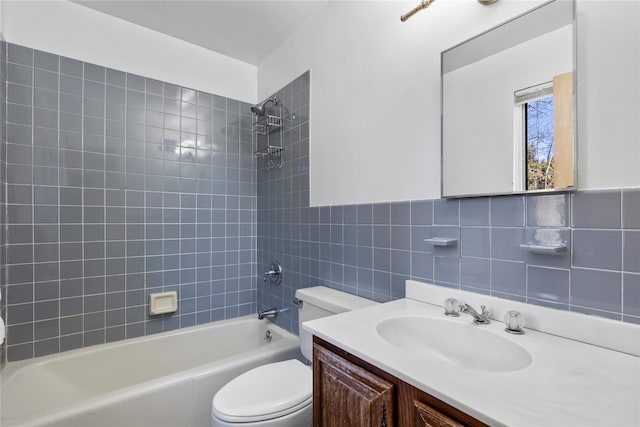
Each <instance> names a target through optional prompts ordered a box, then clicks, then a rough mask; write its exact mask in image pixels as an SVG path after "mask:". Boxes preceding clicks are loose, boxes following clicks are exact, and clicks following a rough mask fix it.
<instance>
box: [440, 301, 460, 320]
mask: <svg viewBox="0 0 640 427" xmlns="http://www.w3.org/2000/svg"><path fill="white" fill-rule="evenodd" d="M444 314H445V315H447V316H451V317H458V316H460V303H459V302H458V300H457V299H455V298H447V299H446V300H444Z"/></svg>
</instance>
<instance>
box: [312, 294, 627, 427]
mask: <svg viewBox="0 0 640 427" xmlns="http://www.w3.org/2000/svg"><path fill="white" fill-rule="evenodd" d="M476 308H477V307H476ZM407 315H409V316H414V315H419V316H433V317H437V318H440V319H447V320H449V321H451V322H462V323H471V321H472V318H471V317H470V316H468V315H465V314H461V316H460V317H458V318H448V317H446V316H444V314H443V312H442V307H438V306H436V305H432V304H427V303H425V302H422V301H416V300H413V299H401V300H397V301H392V302H389V303H385V304H380V305H376V306H373V307H369V308H364V309H360V310H356V311H351V312H347V313H342V314H338V315H335V316H330V317H326V318H322V319H318V320H313V321H310V322H306V323H305V324H304V325H303V328H305V329H307V330H308V331H310V332H312V333H313V334H314V335H316V336H318V337H320V338H322V339H324V340H325V341H328V342H330V343H332V344H334V345H336V346H338V347H340V348H342V349H344V350H346V351H348V352H349V353H351V354H353V355H355V356H357V357H359V358H361V359H363V360H365V361H367V362H369V363H371V364H373V365H375V366H377V367H379V368H381V369H383V370H385V371H387V372H389V373H390V374H393V375H394V376H396V377H398V378H400V379H401V380H403V381H405V382H407V383H409V384H411V385H413V386H415V387H417V388H419V389H421V390H423V391H425V392H427V393H429V394H431V395H433V396H435V397H437V398H439V399H441V400H443V401H444V402H446V403H448V404H450V405H452V406H454V407H456V408H458V409H460V410H462V411H464V412H466V413H468V414H469V415H471V416H473V417H475V418H477V419H478V420H480V421H483V422H485V423H487V424H489V425H492V426H494V425H505V426H551V425H555V426H640V357H638V356H636V355H631V354H626V353H622V352H619V351H614V350H610V349H606V348H602V347H598V346H595V345H590V344H585V343H583V342H579V341H575V340H571V339H567V338H561V337H558V336H554V335H551V334H548V333H543V332H538V331H536V330H530V329H526V333H525V334H524V335H510V334H507V333H506V332H504V324H503V323H501V322H497V321H492V323H491V324H489V325H478V326H474V327H479V328H486V330H487V331H491V332H492V333H495V334H499V335H500V336H501V337H504V338H506V339H509V340H511V341H513V342H515V343H517V344H519V345H520V346H522V347H523V348H525V349H526V350H527V351H528V352H529V353H530V355H531V356H532V359H533V362H532V363H531V364H530V365H529V366H527V367H526V368H524V369H521V370H517V371H512V372H483V371H478V370H472V369H466V368H463V367H460V366H458V365H455V364H453V363H452V362H449V361H448V360H446V359H444V358H442V357H437V355H433V356H431V355H429V354H425V353H422V354H412V353H408V352H406V351H402V350H401V349H399V348H398V347H395V346H394V345H392V344H390V343H389V342H387V341H386V340H385V339H383V338H382V337H380V335H378V334H377V332H376V326H377V324H378V323H379V322H381V321H383V320H385V319H388V318H392V317H397V316H407ZM634 336H635V335H634ZM469 351H473V348H470V349H469Z"/></svg>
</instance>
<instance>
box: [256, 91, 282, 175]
mask: <svg viewBox="0 0 640 427" xmlns="http://www.w3.org/2000/svg"><path fill="white" fill-rule="evenodd" d="M273 99H274V102H273V104H274V107H273V108H272V109H271V110H268V111H267V110H265V113H264V115H262V116H261V115H259V114H254V116H253V133H254V134H255V135H256V148H257V151H256V152H255V155H256V157H257V158H258V159H266V165H265V166H264V167H263V169H265V170H271V169H274V168H278V169H280V168H282V152H283V151H284V147H283V139H282V127H283V126H282V125H283V119H282V104H280V103H279V102H278V98H273ZM276 132H278V134H277V135H274V134H275V133H276Z"/></svg>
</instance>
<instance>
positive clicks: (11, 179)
mask: <svg viewBox="0 0 640 427" xmlns="http://www.w3.org/2000/svg"><path fill="white" fill-rule="evenodd" d="M3 58H5V56H3ZM6 59H7V62H6V64H7V67H6V77H7V84H6V85H4V84H3V85H2V87H3V88H5V87H6V102H5V92H2V100H1V101H2V106H3V107H4V106H5V105H6V113H7V117H6V121H5V120H2V123H3V124H4V123H5V122H6V134H7V143H6V149H4V147H5V142H4V138H3V141H2V144H3V150H2V153H3V157H2V163H1V164H2V171H3V175H2V176H3V182H5V181H4V178H5V171H6V182H7V184H8V185H7V187H6V188H7V193H6V198H7V205H6V207H7V209H6V213H7V216H6V218H4V217H3V218H2V224H6V230H7V239H8V241H7V245H6V251H5V250H4V249H5V247H4V240H3V241H2V245H0V247H1V248H2V256H6V260H5V261H3V263H2V269H3V272H4V271H6V278H7V280H8V281H7V283H6V298H3V300H2V301H3V308H2V315H3V316H4V317H5V318H6V319H7V321H8V347H7V350H8V353H7V354H8V360H10V361H11V360H19V359H24V358H29V357H33V356H41V355H45V354H49V353H55V352H58V351H63V350H69V349H73V348H78V347H84V346H89V345H93V344H99V343H104V342H110V341H115V340H120V339H124V338H130V337H136V336H141V335H146V334H152V333H155V332H161V331H166V330H171V329H175V328H180V327H185V326H190V325H195V324H200V323H205V322H210V321H214V320H218V319H225V318H231V317H236V316H240V315H244V314H249V313H254V312H255V311H256V301H257V296H256V288H255V276H256V208H257V199H256V185H255V182H256V162H255V159H254V155H253V153H254V147H253V145H254V144H253V138H252V133H251V112H250V109H249V107H250V106H249V105H248V104H245V103H241V102H238V101H235V100H233V99H227V98H223V97H220V96H216V95H212V94H209V93H204V92H198V91H195V90H192V89H189V88H185V87H179V86H176V85H172V84H170V83H167V82H161V81H157V80H153V79H149V78H145V77H142V76H137V75H133V74H127V73H124V72H121V71H118V70H113V69H109V68H104V67H101V66H98V65H94V64H89V63H84V62H81V61H76V60H74V59H70V58H65V57H60V56H57V55H54V54H51V53H48V52H41V51H37V50H32V49H29V48H27V47H23V46H18V45H15V44H8V48H7V51H6ZM2 70H3V74H2V77H3V78H4V76H5V73H4V70H5V68H4V66H3V68H2ZM4 111H5V110H4V109H3V110H2V113H3V114H4ZM3 135H4V127H3ZM5 159H6V162H5ZM5 166H6V167H5ZM2 188H4V186H2ZM3 197H4V193H3ZM3 200H4V199H3ZM2 211H3V212H4V209H3V210H2ZM2 229H3V231H4V229H5V227H2ZM3 238H4V235H3ZM5 254H6V255H5ZM2 278H3V279H4V278H5V274H2ZM171 290H175V291H177V292H178V295H179V308H178V312H177V313H176V314H171V315H164V316H161V317H155V316H154V317H150V316H149V315H148V306H147V305H148V295H149V294H150V293H152V292H159V291H171ZM2 291H3V292H4V291H5V283H2ZM5 302H6V304H7V306H6V310H5V308H4V304H5Z"/></svg>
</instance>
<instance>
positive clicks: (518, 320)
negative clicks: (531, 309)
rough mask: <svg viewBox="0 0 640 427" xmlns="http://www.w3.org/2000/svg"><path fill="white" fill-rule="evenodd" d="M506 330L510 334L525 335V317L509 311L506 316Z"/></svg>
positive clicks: (517, 312)
mask: <svg viewBox="0 0 640 427" xmlns="http://www.w3.org/2000/svg"><path fill="white" fill-rule="evenodd" d="M504 325H505V328H504V330H505V331H507V332H509V333H510V334H515V335H522V334H524V316H523V315H522V313H520V312H519V311H513V310H512V311H507V314H505V315H504Z"/></svg>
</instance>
